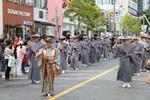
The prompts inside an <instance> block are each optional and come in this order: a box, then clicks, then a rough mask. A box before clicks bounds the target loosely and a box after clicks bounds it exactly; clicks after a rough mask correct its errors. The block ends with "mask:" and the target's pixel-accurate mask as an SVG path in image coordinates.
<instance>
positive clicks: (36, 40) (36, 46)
mask: <svg viewBox="0 0 150 100" xmlns="http://www.w3.org/2000/svg"><path fill="white" fill-rule="evenodd" d="M44 47H45V45H44V44H43V43H41V42H40V35H38V34H35V35H33V36H32V41H31V42H30V43H29V48H28V53H27V55H28V57H29V61H30V69H29V80H30V83H35V82H36V83H39V81H40V80H41V71H40V67H41V66H38V65H39V63H40V62H39V60H38V54H39V52H40V49H42V48H44Z"/></svg>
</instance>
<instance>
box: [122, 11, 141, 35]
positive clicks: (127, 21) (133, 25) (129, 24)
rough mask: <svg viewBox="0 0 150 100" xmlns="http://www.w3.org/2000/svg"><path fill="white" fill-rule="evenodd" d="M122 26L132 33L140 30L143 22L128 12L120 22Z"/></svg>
mask: <svg viewBox="0 0 150 100" xmlns="http://www.w3.org/2000/svg"><path fill="white" fill-rule="evenodd" d="M120 28H121V29H122V30H126V31H128V32H130V33H137V32H140V29H141V23H140V21H139V20H138V19H136V18H135V17H133V16H129V15H128V14H126V15H125V16H124V18H123V20H122V22H121V23H120Z"/></svg>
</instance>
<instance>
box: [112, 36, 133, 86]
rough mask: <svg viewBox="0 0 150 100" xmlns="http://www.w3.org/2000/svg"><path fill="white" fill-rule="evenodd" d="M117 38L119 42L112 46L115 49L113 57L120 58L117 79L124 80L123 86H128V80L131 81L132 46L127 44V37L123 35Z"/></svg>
mask: <svg viewBox="0 0 150 100" xmlns="http://www.w3.org/2000/svg"><path fill="white" fill-rule="evenodd" d="M119 39H120V40H121V44H120V45H114V46H113V48H114V49H115V53H114V58H120V59H119V70H118V74H117V80H119V81H123V82H124V84H123V85H122V87H123V88H124V87H128V88H130V87H131V85H130V82H131V81H132V67H131V61H130V52H131V50H132V46H131V45H130V44H129V41H128V40H129V39H130V38H129V37H124V36H123V37H120V38H119Z"/></svg>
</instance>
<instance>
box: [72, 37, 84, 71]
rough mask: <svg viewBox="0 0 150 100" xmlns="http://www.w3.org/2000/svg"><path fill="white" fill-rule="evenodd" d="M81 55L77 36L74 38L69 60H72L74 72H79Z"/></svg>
mask: <svg viewBox="0 0 150 100" xmlns="http://www.w3.org/2000/svg"><path fill="white" fill-rule="evenodd" d="M80 53H81V47H80V44H79V42H78V38H77V36H72V42H71V48H70V57H69V59H70V66H71V67H72V68H74V70H78V67H79V54H80Z"/></svg>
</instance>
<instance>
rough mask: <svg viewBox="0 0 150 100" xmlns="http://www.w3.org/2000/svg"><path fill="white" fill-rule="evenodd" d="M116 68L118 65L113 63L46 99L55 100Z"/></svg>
mask: <svg viewBox="0 0 150 100" xmlns="http://www.w3.org/2000/svg"><path fill="white" fill-rule="evenodd" d="M117 68H118V65H113V66H112V68H110V69H108V70H106V71H104V72H101V73H99V74H98V75H96V76H94V77H92V78H90V79H88V80H86V81H83V82H81V83H79V84H77V85H75V86H73V87H71V88H68V89H66V90H65V91H63V92H61V93H59V94H57V95H55V96H54V97H51V98H50V99H48V100H56V99H58V98H60V97H62V96H64V95H66V94H68V93H70V92H72V91H74V90H76V89H78V88H80V87H82V86H84V85H86V84H88V83H90V82H92V81H94V80H96V79H98V78H100V77H102V76H104V75H106V74H108V73H110V72H112V71H114V70H115V69H117Z"/></svg>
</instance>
